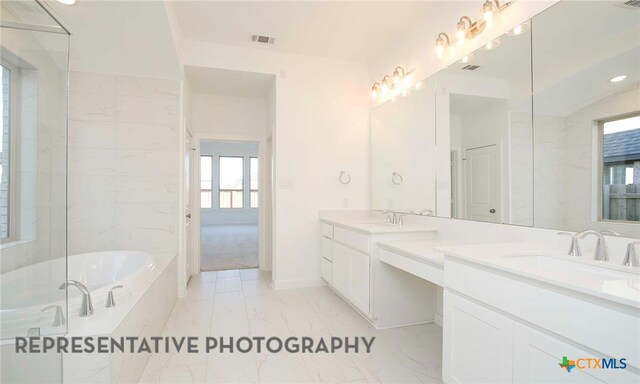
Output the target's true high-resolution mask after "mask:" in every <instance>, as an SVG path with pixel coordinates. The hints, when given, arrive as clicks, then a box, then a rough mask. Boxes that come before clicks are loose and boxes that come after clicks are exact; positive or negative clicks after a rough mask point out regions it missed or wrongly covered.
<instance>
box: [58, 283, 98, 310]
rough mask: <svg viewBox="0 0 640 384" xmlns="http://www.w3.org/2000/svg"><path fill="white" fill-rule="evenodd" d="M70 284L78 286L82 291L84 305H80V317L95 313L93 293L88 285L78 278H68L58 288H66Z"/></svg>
mask: <svg viewBox="0 0 640 384" xmlns="http://www.w3.org/2000/svg"><path fill="white" fill-rule="evenodd" d="M68 286H73V287H76V288H78V289H79V290H80V292H82V306H81V307H80V317H87V316H91V315H93V303H92V302H91V293H90V292H89V290H88V289H87V287H86V286H85V285H84V284H82V283H81V282H79V281H77V280H67V281H66V282H64V283H62V284H61V285H60V286H59V287H58V289H65V288H66V287H68Z"/></svg>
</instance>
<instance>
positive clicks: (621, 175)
mask: <svg viewBox="0 0 640 384" xmlns="http://www.w3.org/2000/svg"><path fill="white" fill-rule="evenodd" d="M638 36H640V8H637V7H632V6H627V5H624V4H623V3H622V2H611V1H590V2H573V1H561V2H560V3H558V4H556V5H554V6H552V7H550V8H549V9H547V10H546V11H544V12H543V13H541V14H539V15H537V16H536V17H534V18H533V19H532V20H529V21H528V22H527V23H525V24H523V25H521V26H519V27H518V28H516V29H514V30H512V31H509V33H506V34H505V35H503V36H501V37H500V38H498V39H497V40H494V41H492V42H491V43H489V45H488V46H485V47H483V48H482V49H479V50H477V51H476V52H473V53H472V54H470V55H468V56H466V57H464V58H461V59H460V60H459V61H458V62H455V63H454V64H452V65H450V66H449V67H447V68H446V69H444V70H442V71H440V72H438V73H436V74H435V75H434V76H432V77H431V78H429V79H427V80H424V81H422V82H421V83H422V84H423V85H424V87H423V88H422V90H421V91H420V92H413V93H412V94H410V95H408V96H407V97H400V98H398V99H397V100H395V101H394V102H387V103H385V104H383V105H381V106H379V107H377V108H375V109H374V110H373V111H372V114H371V124H372V125H371V129H372V132H371V140H372V191H373V199H372V201H373V208H374V209H393V210H396V211H404V212H413V213H423V214H424V213H425V212H426V213H427V214H429V213H430V212H432V211H434V210H435V213H436V215H437V216H439V217H452V218H458V219H466V220H476V221H486V222H494V223H505V224H515V225H525V226H535V227H540V228H551V229H564V230H571V231H579V230H584V229H600V230H602V229H610V230H613V231H616V232H618V233H620V234H621V235H624V236H629V237H640V38H638ZM434 136H435V138H434ZM433 162H435V164H436V166H435V167H434V166H432V165H431V164H433ZM434 168H435V171H433V169H434ZM394 174H397V175H400V176H401V179H400V178H398V177H397V176H396V178H395V179H394ZM396 181H399V182H400V185H398V184H397V183H395V182H396Z"/></svg>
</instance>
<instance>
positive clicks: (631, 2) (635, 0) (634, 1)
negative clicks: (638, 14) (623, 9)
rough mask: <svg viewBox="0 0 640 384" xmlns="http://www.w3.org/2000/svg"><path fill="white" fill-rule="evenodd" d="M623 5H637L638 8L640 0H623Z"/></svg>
mask: <svg viewBox="0 0 640 384" xmlns="http://www.w3.org/2000/svg"><path fill="white" fill-rule="evenodd" d="M624 5H628V6H630V7H638V8H640V0H629V1H625V3H624Z"/></svg>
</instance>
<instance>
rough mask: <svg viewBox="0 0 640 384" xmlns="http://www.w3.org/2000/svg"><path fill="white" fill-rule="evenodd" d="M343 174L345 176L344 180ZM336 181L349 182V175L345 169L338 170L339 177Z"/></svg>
mask: <svg viewBox="0 0 640 384" xmlns="http://www.w3.org/2000/svg"><path fill="white" fill-rule="evenodd" d="M345 176H346V177H347V178H346V180H345ZM338 181H339V182H340V183H341V184H345V185H346V184H349V183H350V182H351V176H349V175H347V173H346V172H345V171H340V177H338Z"/></svg>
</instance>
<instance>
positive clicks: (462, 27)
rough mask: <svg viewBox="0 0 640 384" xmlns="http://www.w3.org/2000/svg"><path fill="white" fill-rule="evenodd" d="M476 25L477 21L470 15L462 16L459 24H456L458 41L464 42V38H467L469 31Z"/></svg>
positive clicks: (460, 43) (459, 43) (459, 42)
mask: <svg viewBox="0 0 640 384" xmlns="http://www.w3.org/2000/svg"><path fill="white" fill-rule="evenodd" d="M474 25H475V23H474V22H473V21H472V20H471V18H470V17H469V16H462V17H461V18H460V21H458V25H457V26H456V29H457V30H456V41H457V43H458V45H462V44H464V40H465V39H466V38H467V35H468V33H469V31H470V30H471V28H473V26H474Z"/></svg>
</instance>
